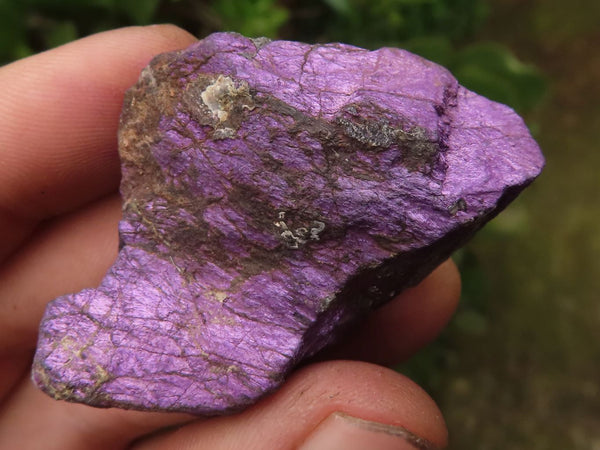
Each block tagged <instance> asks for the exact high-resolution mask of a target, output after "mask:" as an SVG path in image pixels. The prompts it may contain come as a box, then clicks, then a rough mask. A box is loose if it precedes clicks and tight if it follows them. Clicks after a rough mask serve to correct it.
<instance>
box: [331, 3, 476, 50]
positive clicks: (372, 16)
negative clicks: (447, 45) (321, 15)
mask: <svg viewBox="0 0 600 450" xmlns="http://www.w3.org/2000/svg"><path fill="white" fill-rule="evenodd" d="M324 3H325V4H327V6H329V8H331V10H333V11H334V13H335V14H334V17H333V18H332V20H329V21H327V23H325V24H324V26H325V30H324V33H323V34H325V35H327V36H328V37H330V38H333V40H339V41H343V42H348V43H352V44H356V45H359V46H362V47H367V48H374V47H380V46H383V45H399V44H400V43H402V42H404V41H405V40H407V39H410V38H415V37H420V36H430V35H435V34H441V35H444V36H447V37H449V38H450V39H452V40H457V39H463V38H465V37H467V36H470V35H472V34H473V33H474V32H475V31H476V30H477V28H478V27H479V25H480V24H481V23H482V22H483V20H484V19H485V17H486V16H487V3H486V2H485V1H482V0H324Z"/></svg>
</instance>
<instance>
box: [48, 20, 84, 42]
mask: <svg viewBox="0 0 600 450" xmlns="http://www.w3.org/2000/svg"><path fill="white" fill-rule="evenodd" d="M75 39H77V28H76V27H75V24H74V23H73V22H70V21H68V22H57V23H53V24H52V25H51V26H50V27H49V29H48V31H47V32H46V36H45V42H46V47H47V48H52V47H58V46H59V45H62V44H66V43H67V42H71V41H74V40H75Z"/></svg>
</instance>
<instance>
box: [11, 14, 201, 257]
mask: <svg viewBox="0 0 600 450" xmlns="http://www.w3.org/2000/svg"><path fill="white" fill-rule="evenodd" d="M194 40H195V38H194V37H193V36H192V35H190V34H189V33H187V32H186V31H184V30H181V29H179V28H177V27H174V26H171V25H158V26H150V27H134V28H124V29H119V30H114V31H109V32H105V33H100V34H97V35H93V36H90V37H87V38H84V39H81V40H79V41H75V42H73V43H70V44H67V45H64V46H62V47H59V48H56V49H54V50H50V51H48V52H45V53H41V54H39V55H35V56H33V57H30V58H26V59H23V60H21V61H17V62H15V63H12V64H9V65H7V66H5V67H2V68H0V86H2V90H1V91H0V235H2V236H3V237H4V240H5V242H6V245H4V244H3V245H1V246H0V259H1V258H2V257H3V256H6V255H7V254H8V253H9V252H10V251H12V250H14V248H16V246H17V245H18V244H19V243H20V242H21V241H22V240H23V239H24V238H25V237H26V235H27V234H28V232H29V231H31V229H32V228H33V225H34V224H35V223H36V222H38V221H40V220H42V219H44V218H46V217H49V216H54V215H57V214H61V213H64V212H66V211H70V210H72V209H74V208H77V207H78V206H80V205H82V204H85V203H87V202H89V201H91V200H93V199H96V198H99V197H101V196H103V195H105V194H107V193H108V192H110V191H112V190H115V189H116V188H117V186H118V182H119V160H118V155H117V126H118V121H119V113H120V110H121V105H122V101H123V95H124V92H125V90H126V89H127V88H128V87H129V86H131V85H132V84H133V83H135V81H136V80H137V78H138V76H139V73H140V71H141V69H142V68H143V67H144V66H145V65H146V64H147V63H148V62H149V61H150V59H151V58H152V57H153V56H154V55H156V54H158V53H162V52H165V51H169V50H174V49H178V48H183V47H186V46H187V45H189V44H190V43H192V42H193V41H194Z"/></svg>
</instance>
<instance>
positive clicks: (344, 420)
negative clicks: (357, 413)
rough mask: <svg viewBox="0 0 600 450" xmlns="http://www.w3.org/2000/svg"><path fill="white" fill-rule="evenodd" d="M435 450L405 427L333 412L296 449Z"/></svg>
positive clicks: (431, 445)
mask: <svg viewBox="0 0 600 450" xmlns="http://www.w3.org/2000/svg"><path fill="white" fill-rule="evenodd" d="M338 449H339V450H365V449H369V450H370V449H372V450H435V449H436V447H435V446H434V445H433V444H431V443H430V442H429V441H427V440H426V439H423V438H420V437H418V436H416V435H414V434H413V433H411V432H410V431H408V430H407V429H405V428H402V427H398V426H394V425H386V424H383V423H378V422H371V421H369V420H364V419H359V418H357V417H353V416H349V415H348V414H345V413H341V412H335V413H333V414H331V415H330V416H329V417H327V418H326V419H325V420H324V421H323V422H321V423H320V424H319V426H318V427H317V428H316V429H315V430H314V431H313V432H312V433H311V434H310V435H309V436H308V438H307V439H306V441H304V443H303V444H302V445H301V446H300V449H299V450H338Z"/></svg>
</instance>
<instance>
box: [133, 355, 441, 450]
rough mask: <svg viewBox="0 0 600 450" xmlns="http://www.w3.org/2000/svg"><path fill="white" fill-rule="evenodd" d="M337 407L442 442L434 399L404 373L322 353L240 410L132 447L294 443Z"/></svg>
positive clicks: (251, 446)
mask: <svg viewBox="0 0 600 450" xmlns="http://www.w3.org/2000/svg"><path fill="white" fill-rule="evenodd" d="M339 414H342V415H345V416H348V417H352V418H355V419H358V420H359V421H366V422H368V423H370V424H379V425H381V427H382V428H386V427H388V428H389V427H392V428H394V429H402V430H406V431H407V433H409V434H410V435H411V436H416V437H418V439H419V440H420V441H421V442H426V443H431V444H432V445H431V446H430V447H422V448H433V447H434V446H435V447H439V448H443V447H445V445H446V442H447V430H446V425H445V422H444V419H443V417H442V414H441V412H440V410H439V409H438V407H437V405H436V404H435V402H434V401H433V400H432V399H431V397H429V396H428V395H427V394H426V393H425V392H424V391H423V390H422V389H421V388H420V387H418V386H417V385H416V384H415V383H413V382H412V381H410V380H409V379H408V378H406V377H404V376H403V375H400V374H399V373H397V372H394V371H392V370H390V369H387V368H384V367H380V366H376V365H373V364H369V363H363V362H358V361H329V362H324V363H318V364H314V365H312V366H308V367H305V368H303V369H301V370H300V371H298V372H296V373H295V374H294V375H292V376H291V377H290V378H289V379H288V381H287V382H286V383H285V385H284V386H283V387H282V388H281V389H280V390H279V391H277V392H275V393H274V394H273V395H271V396H269V397H268V398H265V399H264V400H263V401H261V402H259V403H258V404H256V405H255V406H253V407H251V408H249V409H248V410H246V411H244V412H242V413H241V414H237V415H234V416H228V417H220V418H216V419H211V420H208V421H204V422H202V423H193V424H189V425H186V426H184V427H182V428H180V429H178V430H177V431H174V432H168V433H165V434H163V435H161V436H157V437H154V438H152V439H148V440H144V441H141V442H140V443H139V445H138V446H136V447H135V448H136V449H138V450H150V449H167V448H168V449H184V448H185V449H189V450H191V449H200V448H214V449H225V448H248V449H254V448H257V449H258V448H260V449H296V448H298V447H299V446H300V445H302V444H303V443H305V442H307V440H309V438H310V436H311V435H313V433H314V432H315V431H316V430H317V428H319V426H320V425H321V424H322V423H323V422H324V421H326V420H327V418H329V417H332V416H335V415H339ZM416 448H421V447H416Z"/></svg>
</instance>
